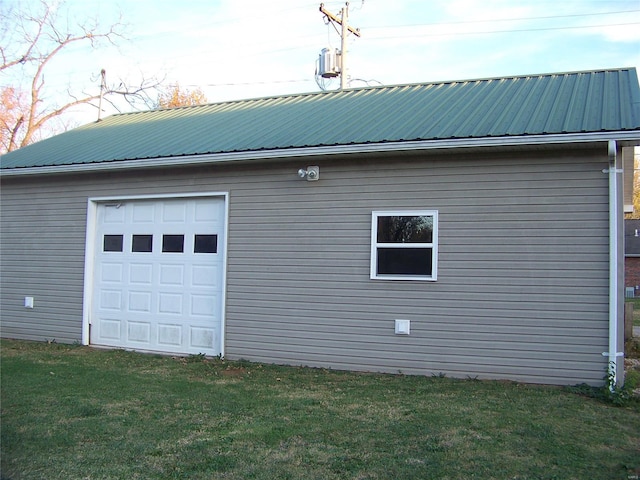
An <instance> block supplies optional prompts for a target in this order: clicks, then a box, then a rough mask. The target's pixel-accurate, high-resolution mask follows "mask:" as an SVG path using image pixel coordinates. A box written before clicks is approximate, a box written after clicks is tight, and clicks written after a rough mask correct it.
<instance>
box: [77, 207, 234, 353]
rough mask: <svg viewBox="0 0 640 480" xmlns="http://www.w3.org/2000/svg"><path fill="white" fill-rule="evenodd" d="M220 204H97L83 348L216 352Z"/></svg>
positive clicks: (220, 263)
mask: <svg viewBox="0 0 640 480" xmlns="http://www.w3.org/2000/svg"><path fill="white" fill-rule="evenodd" d="M224 211H225V210H224V200H223V199H222V198H192V199H158V200H136V201H121V202H111V203H105V204H99V205H98V209H97V212H98V214H97V222H96V223H97V232H96V239H97V242H98V245H96V255H95V259H94V262H95V267H94V271H95V272H96V274H95V277H94V284H93V290H92V295H93V298H94V301H93V305H94V306H93V309H92V314H91V324H92V326H91V330H90V332H91V333H90V341H91V343H94V344H99V345H106V346H115V347H121V348H140V349H142V348H144V349H147V350H156V351H166V352H171V353H184V354H189V353H205V354H208V355H218V354H220V352H221V348H222V344H221V319H222V293H223V292H222V285H223V277H222V276H223V273H224V272H223V261H222V247H223V245H224V239H223V238H222V232H224V228H223V227H224Z"/></svg>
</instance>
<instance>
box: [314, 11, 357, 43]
mask: <svg viewBox="0 0 640 480" xmlns="http://www.w3.org/2000/svg"><path fill="white" fill-rule="evenodd" d="M320 11H321V12H322V13H323V14H324V15H326V16H327V18H328V19H329V20H331V21H334V22H336V23H337V24H338V25H342V19H341V18H338V17H336V16H335V15H334V14H333V13H331V12H330V11H329V10H327V9H326V8H324V3H321V4H320ZM347 30H349V31H350V32H351V33H353V34H354V35H355V36H356V37H359V36H360V29H359V28H353V27H351V26H349V25H347Z"/></svg>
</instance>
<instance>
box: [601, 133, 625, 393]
mask: <svg viewBox="0 0 640 480" xmlns="http://www.w3.org/2000/svg"><path fill="white" fill-rule="evenodd" d="M605 172H607V170H605ZM608 173H609V351H608V352H603V354H602V355H603V356H608V357H609V362H608V365H607V373H609V374H612V375H613V378H612V380H613V382H612V384H611V385H610V387H611V388H613V387H614V386H615V385H617V384H618V380H621V381H622V380H623V379H619V378H618V358H619V357H622V356H624V352H618V318H619V308H618V305H619V303H618V300H619V299H618V296H619V293H618V292H619V280H618V279H619V266H618V258H619V255H618V250H619V248H620V247H621V245H620V242H619V241H618V239H619V233H618V232H619V228H620V227H619V222H620V212H621V209H620V199H619V191H620V182H619V175H621V174H622V169H619V168H618V145H617V142H616V141H615V140H609V170H608Z"/></svg>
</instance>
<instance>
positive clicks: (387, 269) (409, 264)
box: [378, 248, 432, 276]
mask: <svg viewBox="0 0 640 480" xmlns="http://www.w3.org/2000/svg"><path fill="white" fill-rule="evenodd" d="M431 273H432V265H431V249H430V248H378V274H379V275H425V276H431Z"/></svg>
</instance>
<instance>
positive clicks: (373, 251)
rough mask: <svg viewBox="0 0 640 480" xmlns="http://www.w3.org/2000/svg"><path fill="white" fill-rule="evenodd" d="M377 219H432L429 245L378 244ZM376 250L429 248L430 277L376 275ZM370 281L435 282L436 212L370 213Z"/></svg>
mask: <svg viewBox="0 0 640 480" xmlns="http://www.w3.org/2000/svg"><path fill="white" fill-rule="evenodd" d="M379 217H432V218H433V232H432V239H431V242H430V243H426V242H420V243H418V242H416V243H384V242H378V218H379ZM378 248H425V249H427V248H430V249H431V275H411V274H390V275H385V274H378ZM370 279H371V280H412V281H423V282H424V281H426V282H435V281H437V279H438V210H374V211H372V212H371V265H370Z"/></svg>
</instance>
